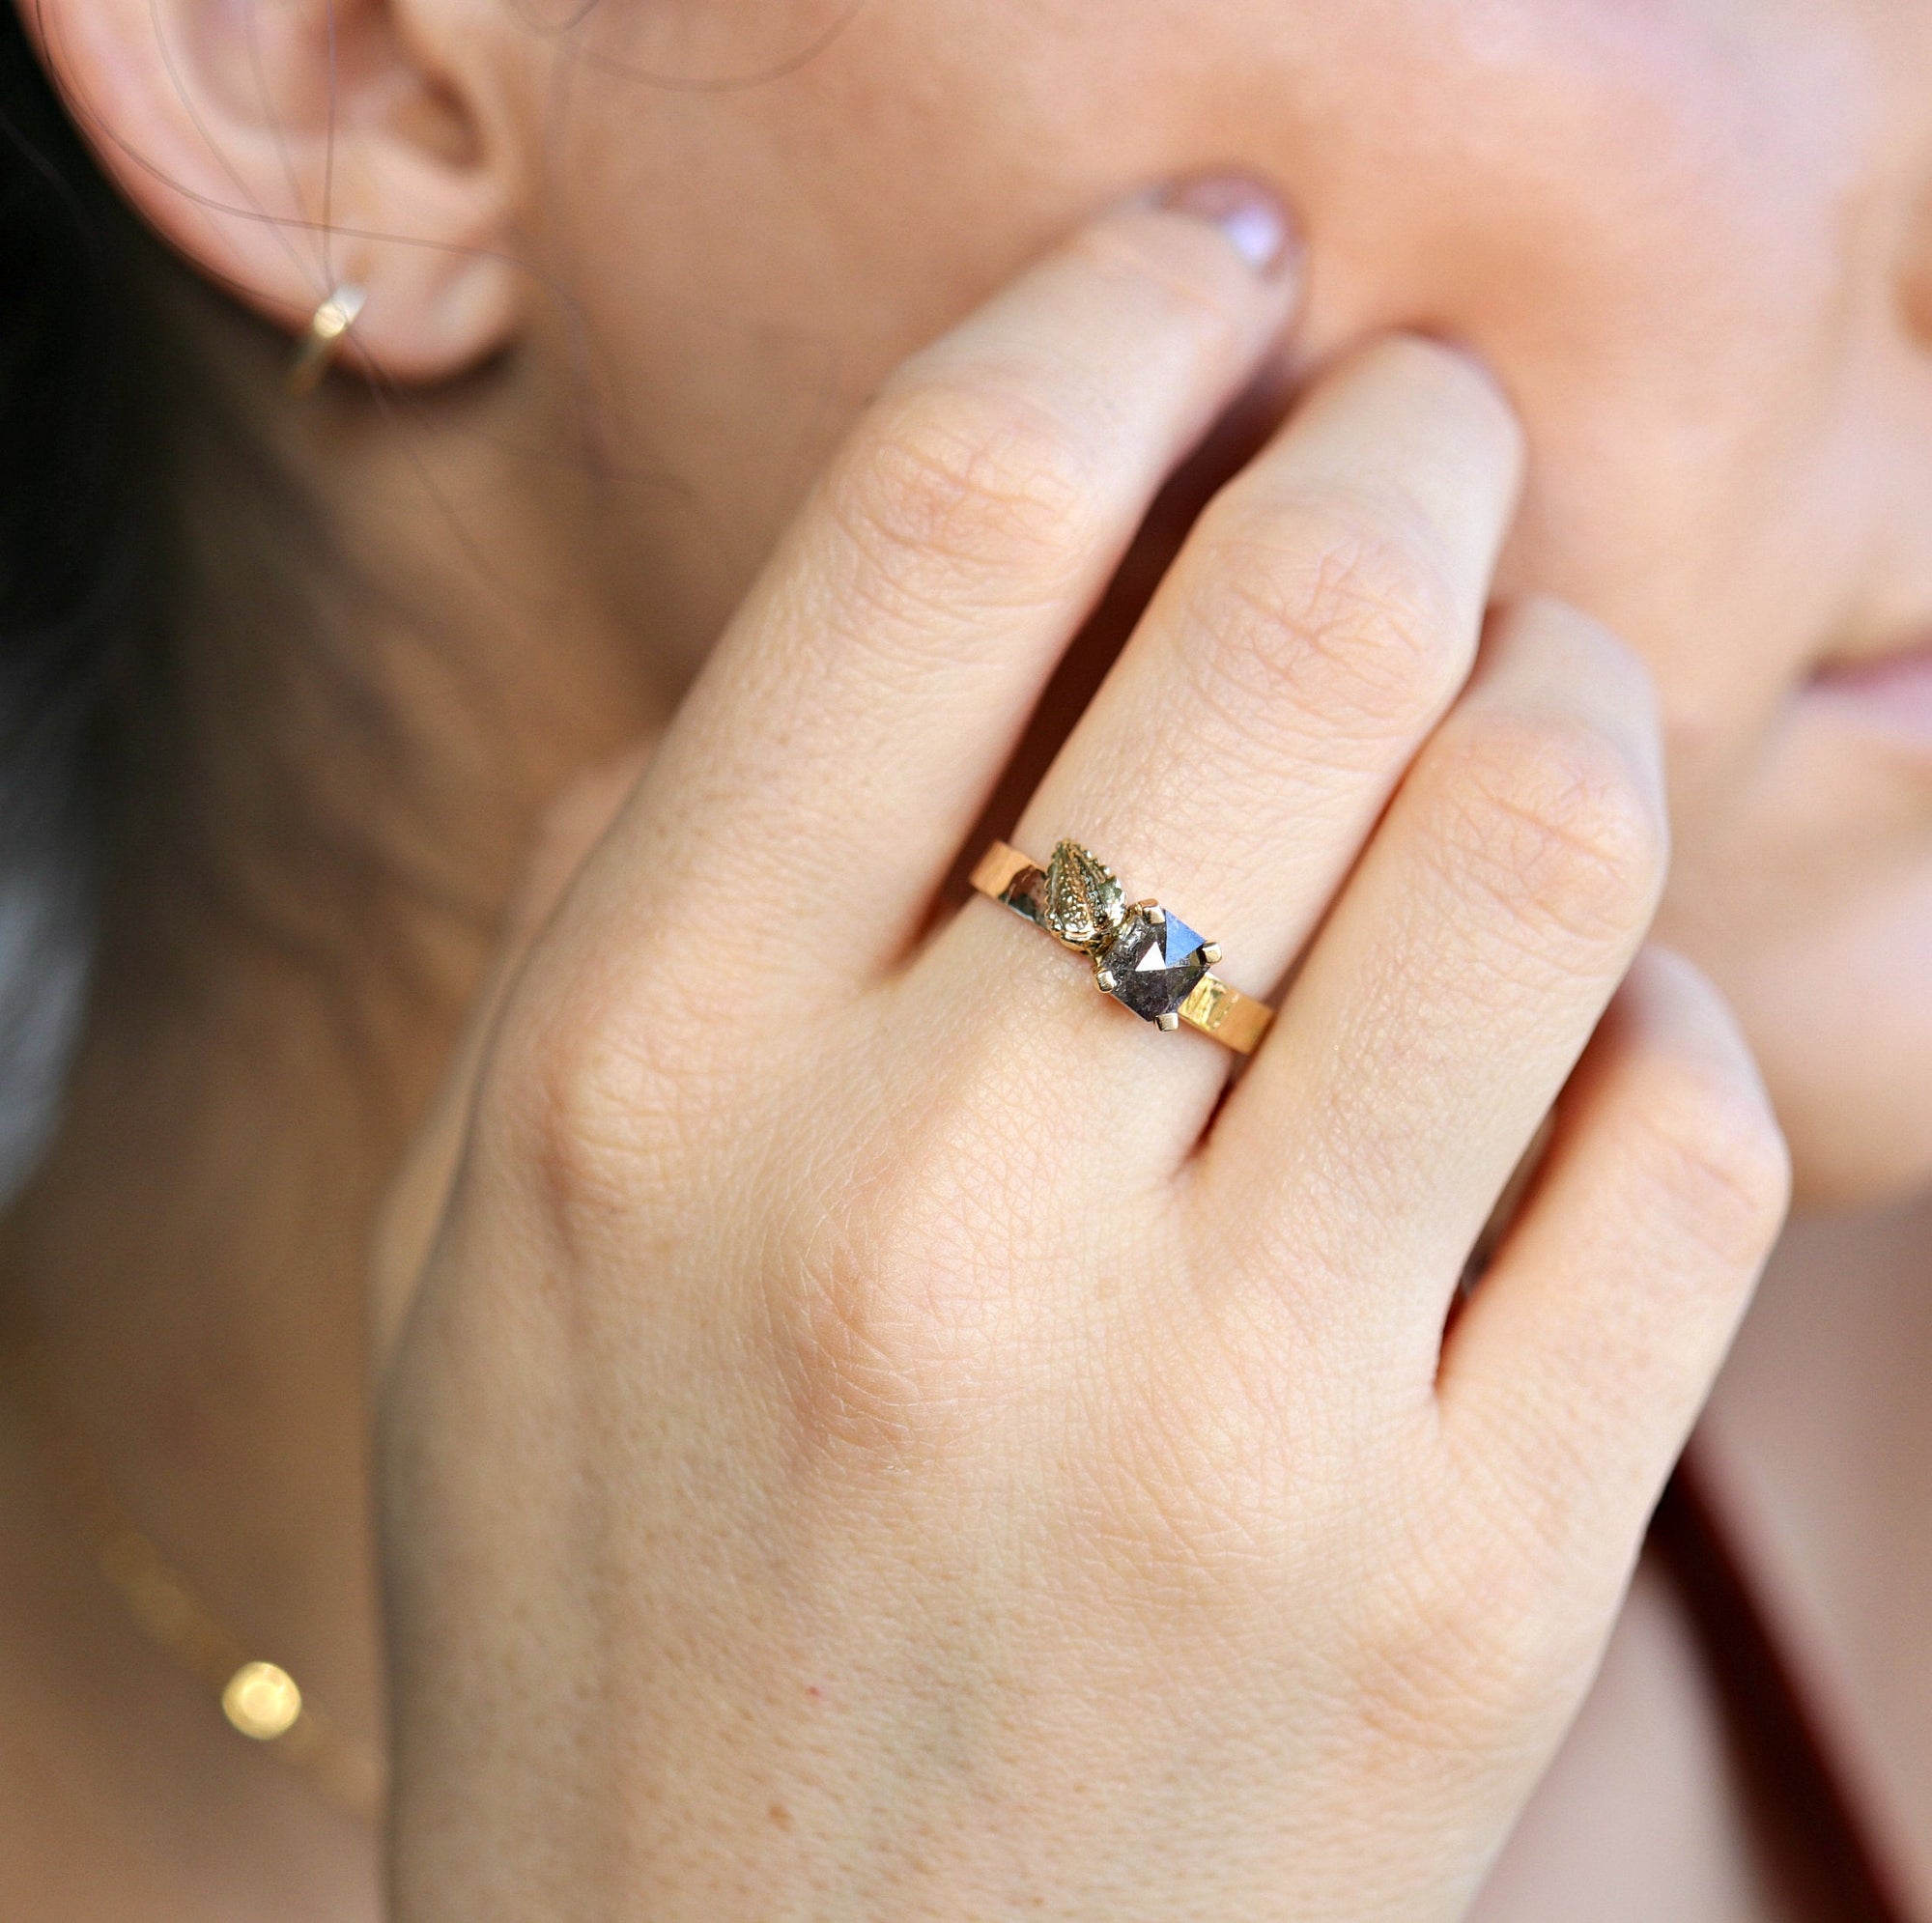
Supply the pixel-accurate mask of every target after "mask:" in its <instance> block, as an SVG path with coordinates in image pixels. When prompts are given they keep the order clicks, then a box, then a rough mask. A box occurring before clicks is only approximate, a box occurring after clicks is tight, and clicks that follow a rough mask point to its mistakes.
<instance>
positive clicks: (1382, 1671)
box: [1357, 1516, 1589, 1754]
mask: <svg viewBox="0 0 1932 1923" xmlns="http://www.w3.org/2000/svg"><path fill="white" fill-rule="evenodd" d="M1458 1521H1459V1522H1461V1524H1462V1526H1461V1527H1459V1528H1458V1529H1457V1530H1456V1533H1455V1534H1454V1536H1453V1537H1449V1536H1446V1535H1444V1534H1439V1533H1438V1534H1436V1535H1435V1536H1434V1537H1433V1539H1432V1540H1430V1541H1425V1542H1423V1543H1420V1544H1418V1546H1417V1548H1416V1550H1415V1552H1414V1553H1413V1554H1412V1555H1411V1556H1409V1557H1408V1558H1407V1559H1406V1561H1405V1562H1404V1564H1403V1566H1402V1568H1401V1570H1400V1572H1399V1575H1398V1577H1397V1579H1396V1580H1394V1581H1392V1582H1391V1583H1390V1584H1389V1585H1388V1586H1386V1587H1385V1588H1384V1589H1382V1590H1381V1591H1380V1592H1379V1593H1378V1596H1377V1598H1375V1601H1374V1603H1373V1604H1372V1606H1371V1609H1370V1611H1369V1612H1368V1615H1367V1618H1366V1621H1365V1627H1366V1629H1367V1634H1366V1636H1365V1639H1364V1648H1365V1650H1366V1652H1367V1659H1366V1662H1365V1667H1364V1673H1363V1674H1362V1676H1361V1677H1360V1678H1359V1679H1358V1680H1357V1701H1358V1703H1359V1704H1360V1706H1361V1713H1362V1715H1363V1718H1364V1720H1365V1722H1367V1723H1368V1724H1369V1725H1370V1727H1371V1728H1373V1729H1374V1730H1375V1731H1376V1732H1377V1733H1378V1735H1380V1736H1382V1737H1383V1738H1385V1739H1389V1740H1391V1741H1393V1742H1395V1743H1397V1744H1398V1745H1400V1746H1401V1747H1402V1748H1404V1749H1413V1748H1416V1747H1421V1748H1423V1749H1425V1750H1428V1749H1432V1748H1435V1747H1437V1746H1447V1747H1449V1748H1452V1749H1454V1750H1455V1751H1456V1752H1458V1753H1460V1754H1479V1753H1490V1754H1494V1753H1496V1752H1498V1751H1500V1750H1506V1749H1508V1748H1510V1747H1513V1746H1514V1745H1515V1744H1516V1743H1518V1742H1520V1741H1522V1740H1525V1739H1531V1738H1533V1737H1534V1735H1536V1734H1537V1733H1538V1732H1539V1727H1540V1725H1542V1724H1543V1723H1544V1722H1545V1721H1546V1719H1547V1718H1548V1715H1549V1714H1550V1712H1551V1711H1550V1700H1551V1697H1552V1695H1553V1694H1556V1695H1560V1694H1561V1693H1562V1692H1561V1689H1560V1684H1561V1683H1563V1682H1564V1681H1565V1680H1566V1679H1569V1678H1573V1677H1574V1676H1575V1675H1576V1674H1577V1673H1578V1672H1579V1671H1580V1670H1582V1669H1586V1668H1587V1662H1588V1654H1589V1653H1588V1650H1587V1649H1585V1648H1580V1647H1578V1643H1577V1634H1576V1629H1575V1626H1574V1612H1573V1611H1571V1610H1568V1609H1566V1608H1564V1607H1562V1606H1561V1604H1562V1602H1563V1599H1564V1588H1563V1585H1562V1583H1561V1582H1560V1581H1559V1580H1558V1579H1557V1578H1556V1577H1555V1576H1553V1575H1552V1574H1551V1573H1550V1571H1549V1570H1548V1568H1547V1567H1546V1563H1545V1559H1544V1558H1542V1557H1541V1556H1539V1555H1537V1554H1534V1553H1529V1552H1526V1551H1525V1549H1524V1547H1523V1545H1521V1544H1520V1542H1518V1541H1515V1540H1513V1538H1512V1536H1511V1535H1510V1534H1509V1533H1506V1532H1503V1531H1500V1530H1493V1529H1490V1528H1487V1527H1485V1526H1484V1525H1483V1524H1482V1523H1481V1521H1480V1520H1473V1519H1472V1520H1466V1521H1464V1520H1463V1518H1461V1517H1460V1516H1459V1517H1458ZM1439 1526H1440V1517H1438V1518H1437V1524H1436V1527H1437V1529H1438V1530H1439Z"/></svg>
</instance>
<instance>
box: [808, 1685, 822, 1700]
mask: <svg viewBox="0 0 1932 1923" xmlns="http://www.w3.org/2000/svg"><path fill="white" fill-rule="evenodd" d="M805 1693H806V1694H807V1695H808V1696H810V1698H811V1700H812V1701H813V1702H814V1703H818V1702H822V1701H823V1700H824V1697H825V1691H824V1690H823V1689H821V1688H820V1687H819V1686H818V1684H817V1683H807V1684H806V1685H805Z"/></svg>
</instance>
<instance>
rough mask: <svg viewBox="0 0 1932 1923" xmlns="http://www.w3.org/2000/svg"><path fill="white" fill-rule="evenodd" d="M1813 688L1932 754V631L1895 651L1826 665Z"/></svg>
mask: <svg viewBox="0 0 1932 1923" xmlns="http://www.w3.org/2000/svg"><path fill="white" fill-rule="evenodd" d="M1808 692H1809V693H1810V694H1811V695H1812V696H1813V697H1814V698H1816V699H1819V700H1822V701H1825V702H1828V703H1830V704H1831V705H1832V706H1833V708H1835V709H1837V710H1839V711H1840V712H1841V713H1843V714H1844V715H1845V717H1846V719H1847V720H1854V719H1855V720H1857V721H1860V722H1861V723H1862V724H1863V725H1866V726H1869V727H1873V728H1876V729H1878V730H1880V731H1882V732H1883V733H1885V734H1887V735H1889V736H1890V737H1892V738H1893V739H1895V740H1897V741H1899V742H1900V743H1908V742H1909V743H1911V744H1913V745H1914V746H1917V747H1918V748H1920V749H1922V750H1923V751H1924V752H1926V753H1928V754H1932V636H1928V637H1927V638H1926V639H1924V640H1922V641H1920V642H1919V643H1918V645H1917V646H1916V647H1912V648H1907V649H1904V650H1902V651H1900V652H1898V653H1895V654H1888V655H1879V656H1874V657H1872V658H1871V659H1869V660H1866V661H1859V662H1850V663H1845V664H1842V665H1835V666H1833V667H1828V668H1825V669H1823V670H1821V671H1820V672H1819V673H1818V674H1816V675H1814V676H1813V677H1812V680H1811V684H1810V688H1809V690H1808Z"/></svg>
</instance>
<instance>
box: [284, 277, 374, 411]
mask: <svg viewBox="0 0 1932 1923" xmlns="http://www.w3.org/2000/svg"><path fill="white" fill-rule="evenodd" d="M368 297H369V292H368V289H367V288H365V287H362V286H360V285H358V284H357V283H356V282H355V281H353V280H345V281H344V282H342V284H341V285H340V286H339V287H337V288H336V289H335V291H334V292H333V293H332V294H330V295H329V297H328V298H327V300H325V301H324V302H323V303H322V305H321V306H320V307H318V308H317V309H316V310H315V312H314V313H313V314H311V315H310V316H309V317H308V326H307V327H306V328H305V329H304V330H303V333H302V336H301V338H300V340H298V342H297V343H296V352H295V357H294V359H293V360H291V361H290V362H289V373H288V390H289V392H290V393H291V394H296V395H301V394H312V393H314V392H315V390H316V388H317V386H318V385H319V384H320V383H321V381H322V377H323V376H324V375H325V374H327V372H328V367H329V363H330V362H331V361H332V360H334V358H335V356H336V354H337V353H340V352H341V349H342V342H343V338H344V337H345V336H346V335H347V334H348V332H349V330H350V328H351V327H353V326H354V325H355V319H356V316H357V315H359V314H360V313H361V311H362V303H363V302H364V301H365V300H367V299H368Z"/></svg>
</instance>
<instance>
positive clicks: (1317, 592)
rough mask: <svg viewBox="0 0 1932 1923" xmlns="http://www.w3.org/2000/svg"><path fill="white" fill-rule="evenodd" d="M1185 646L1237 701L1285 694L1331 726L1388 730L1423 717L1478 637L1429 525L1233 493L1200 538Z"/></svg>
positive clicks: (1245, 710) (1457, 674) (1375, 733)
mask: <svg viewBox="0 0 1932 1923" xmlns="http://www.w3.org/2000/svg"><path fill="white" fill-rule="evenodd" d="M1201 570H1202V585H1201V586H1200V588H1199V589H1198V590H1197V593H1198V596H1199V602H1198V606H1199V614H1198V616H1197V623H1198V632H1199V634H1200V635H1201V636H1202V637H1203V639H1204V640H1205V645H1204V646H1201V647H1198V648H1196V649H1193V650H1191V651H1190V653H1191V658H1193V659H1195V660H1197V661H1198V664H1199V667H1198V671H1199V672H1200V673H1201V674H1202V675H1203V676H1204V677H1205V678H1206V680H1207V682H1208V688H1207V689H1206V691H1205V692H1207V693H1208V695H1209V696H1210V698H1212V699H1214V700H1216V701H1217V702H1219V703H1220V704H1221V705H1222V706H1224V707H1226V708H1228V709H1229V710H1230V711H1232V712H1235V713H1236V714H1253V713H1254V712H1255V711H1256V709H1257V705H1258V704H1259V705H1260V708H1261V711H1262V712H1264V713H1266V712H1278V711H1279V710H1280V708H1281V706H1282V703H1283V701H1284V699H1285V700H1286V701H1287V702H1289V703H1290V704H1291V706H1292V708H1293V712H1295V713H1296V714H1298V715H1306V716H1307V717H1308V718H1309V720H1310V721H1313V722H1315V723H1318V724H1319V725H1320V726H1321V729H1322V731H1323V732H1324V733H1329V732H1332V730H1333V729H1334V728H1335V727H1336V726H1338V725H1339V726H1340V727H1342V728H1344V729H1346V730H1347V731H1349V732H1350V734H1352V735H1356V736H1362V735H1366V736H1368V737H1369V738H1371V739H1372V740H1378V741H1379V740H1386V739H1388V738H1391V737H1395V736H1401V735H1406V734H1407V733H1410V732H1412V731H1414V730H1417V729H1419V728H1420V727H1422V726H1424V725H1426V724H1427V723H1428V721H1431V720H1433V719H1434V717H1435V714H1437V713H1438V712H1439V711H1440V709H1441V707H1442V706H1443V704H1444V703H1445V702H1446V701H1447V700H1448V699H1449V697H1450V696H1451V695H1452V694H1453V693H1454V692H1455V689H1456V686H1457V685H1458V683H1459V682H1460V680H1461V678H1462V676H1463V672H1464V671H1465V670H1466V666H1467V661H1468V656H1469V653H1470V651H1471V646H1472V643H1473V638H1474V637H1473V634H1472V633H1470V632H1467V631H1468V630H1469V626H1470V624H1469V622H1468V620H1467V617H1466V612H1465V610H1464V609H1463V607H1462V606H1461V597H1460V596H1459V595H1458V593H1457V591H1456V587H1455V583H1454V582H1453V581H1452V580H1451V579H1450V576H1449V572H1448V568H1447V566H1446V564H1445V562H1444V561H1443V560H1442V558H1441V557H1440V555H1439V554H1438V552H1437V551H1436V546H1435V543H1434V542H1433V541H1432V540H1431V539H1430V537H1429V534H1428V530H1426V529H1423V528H1419V527H1416V526H1414V525H1412V524H1410V523H1407V522H1406V521H1405V520H1404V518H1403V517H1402V516H1401V514H1400V513H1399V512H1397V511H1395V510H1392V509H1390V508H1387V507H1383V506H1380V505H1378V504H1371V503H1350V502H1338V501H1336V500H1333V499H1327V500H1323V501H1321V502H1319V503H1312V502H1305V501H1297V502H1293V503H1287V504H1284V503H1280V502H1274V503H1270V505H1269V506H1268V508H1267V509H1266V510H1265V511H1263V510H1261V509H1259V508H1258V507H1251V506H1232V505H1231V506H1229V507H1228V508H1227V510H1226V511H1225V512H1224V514H1223V516H1222V517H1221V520H1220V523H1219V524H1218V525H1217V526H1215V527H1214V529H1213V531H1212V534H1211V538H1210V539H1209V540H1208V542H1207V543H1206V544H1205V545H1204V550H1203V552H1202V555H1201Z"/></svg>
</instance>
